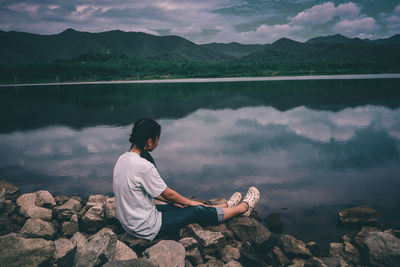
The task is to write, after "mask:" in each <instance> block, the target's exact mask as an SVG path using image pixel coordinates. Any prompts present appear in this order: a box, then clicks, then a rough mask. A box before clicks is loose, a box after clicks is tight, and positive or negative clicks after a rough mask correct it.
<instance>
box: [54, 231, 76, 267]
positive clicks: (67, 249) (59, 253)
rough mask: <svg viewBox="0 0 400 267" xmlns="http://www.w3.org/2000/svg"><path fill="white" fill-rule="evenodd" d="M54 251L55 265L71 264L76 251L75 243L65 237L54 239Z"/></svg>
mask: <svg viewBox="0 0 400 267" xmlns="http://www.w3.org/2000/svg"><path fill="white" fill-rule="evenodd" d="M54 245H55V251H54V255H53V260H54V264H55V265H56V266H59V267H61V266H72V265H73V263H74V258H75V253H76V243H74V242H72V241H71V240H69V239H66V238H60V239H57V240H56V241H54Z"/></svg>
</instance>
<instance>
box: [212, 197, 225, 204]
mask: <svg viewBox="0 0 400 267" xmlns="http://www.w3.org/2000/svg"><path fill="white" fill-rule="evenodd" d="M227 201H228V200H226V199H225V198H213V199H210V200H208V203H210V205H221V204H225V203H226V202H227Z"/></svg>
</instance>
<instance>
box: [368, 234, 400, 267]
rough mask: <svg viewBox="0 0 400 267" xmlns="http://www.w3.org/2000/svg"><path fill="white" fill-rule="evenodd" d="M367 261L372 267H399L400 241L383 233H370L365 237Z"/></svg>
mask: <svg viewBox="0 0 400 267" xmlns="http://www.w3.org/2000/svg"><path fill="white" fill-rule="evenodd" d="M364 243H365V246H366V247H367V250H368V260H369V263H370V264H371V265H373V266H393V267H394V266H399V263H400V239H399V238H397V237H395V236H393V235H391V234H389V233H383V232H370V233H368V234H367V236H366V237H365V241H364Z"/></svg>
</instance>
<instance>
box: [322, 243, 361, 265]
mask: <svg viewBox="0 0 400 267" xmlns="http://www.w3.org/2000/svg"><path fill="white" fill-rule="evenodd" d="M329 256H330V257H334V258H343V259H344V260H345V261H346V262H347V263H350V264H353V265H358V264H360V253H359V252H358V250H357V249H356V248H355V247H354V246H353V245H352V244H351V243H350V242H347V241H346V242H344V243H330V245H329Z"/></svg>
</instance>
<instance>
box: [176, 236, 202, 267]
mask: <svg viewBox="0 0 400 267" xmlns="http://www.w3.org/2000/svg"><path fill="white" fill-rule="evenodd" d="M179 243H181V244H182V246H183V247H184V248H185V255H186V259H187V260H189V261H190V263H191V264H193V265H198V264H201V263H203V262H204V261H203V257H202V256H201V253H200V250H199V243H198V242H197V240H196V239H194V238H193V237H185V238H182V239H181V240H179Z"/></svg>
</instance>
